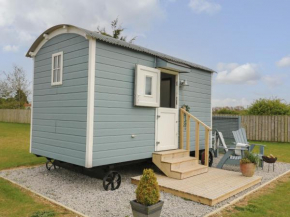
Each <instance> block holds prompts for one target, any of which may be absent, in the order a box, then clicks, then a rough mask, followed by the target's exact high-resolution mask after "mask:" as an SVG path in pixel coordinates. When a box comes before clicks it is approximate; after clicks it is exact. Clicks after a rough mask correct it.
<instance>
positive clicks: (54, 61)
mask: <svg viewBox="0 0 290 217" xmlns="http://www.w3.org/2000/svg"><path fill="white" fill-rule="evenodd" d="M56 68H57V56H55V57H53V69H56Z"/></svg>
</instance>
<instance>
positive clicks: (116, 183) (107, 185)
mask: <svg viewBox="0 0 290 217" xmlns="http://www.w3.org/2000/svg"><path fill="white" fill-rule="evenodd" d="M120 185H121V175H120V174H119V173H118V172H116V171H110V172H108V173H107V174H106V175H105V177H104V178H103V187H104V189H105V190H106V191H114V190H116V189H118V188H119V187H120Z"/></svg>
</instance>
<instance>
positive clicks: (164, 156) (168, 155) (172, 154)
mask: <svg viewBox="0 0 290 217" xmlns="http://www.w3.org/2000/svg"><path fill="white" fill-rule="evenodd" d="M153 155H160V156H161V160H162V161H164V160H170V159H175V158H181V157H188V156H189V151H187V150H183V149H177V150H170V151H161V152H154V153H153Z"/></svg>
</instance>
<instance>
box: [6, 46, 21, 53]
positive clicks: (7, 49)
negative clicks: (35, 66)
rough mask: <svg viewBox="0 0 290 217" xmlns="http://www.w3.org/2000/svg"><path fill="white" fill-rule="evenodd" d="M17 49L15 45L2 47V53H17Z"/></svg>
mask: <svg viewBox="0 0 290 217" xmlns="http://www.w3.org/2000/svg"><path fill="white" fill-rule="evenodd" d="M18 49H19V47H18V46H16V45H5V46H4V47H3V51H5V52H17V51H18Z"/></svg>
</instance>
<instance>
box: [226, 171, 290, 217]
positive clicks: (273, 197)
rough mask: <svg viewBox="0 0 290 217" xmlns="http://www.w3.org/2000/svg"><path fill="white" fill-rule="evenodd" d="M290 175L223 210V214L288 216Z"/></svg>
mask: <svg viewBox="0 0 290 217" xmlns="http://www.w3.org/2000/svg"><path fill="white" fill-rule="evenodd" d="M289 198H290V175H287V176H286V177H283V178H282V179H279V180H278V181H276V182H275V183H271V184H270V185H269V186H267V187H266V188H265V189H262V190H260V191H258V192H257V193H254V195H251V196H250V197H249V198H246V199H244V200H243V201H241V202H239V203H238V204H236V205H235V206H233V207H231V208H229V209H227V210H225V211H223V213H222V216H235V217H236V216H237V217H248V216H251V217H262V216H263V217H264V216H275V217H284V216H285V217H286V216H287V217H288V216H289V213H290V200H289Z"/></svg>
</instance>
